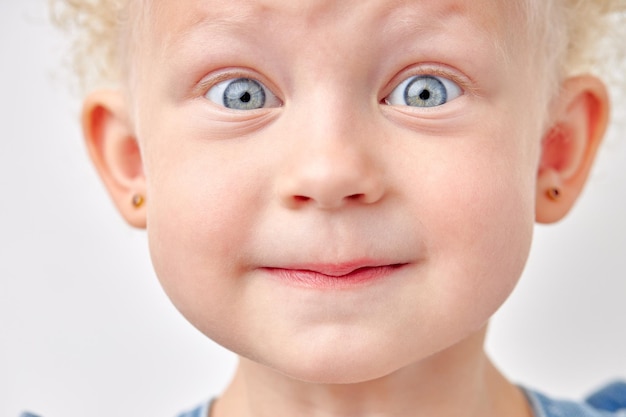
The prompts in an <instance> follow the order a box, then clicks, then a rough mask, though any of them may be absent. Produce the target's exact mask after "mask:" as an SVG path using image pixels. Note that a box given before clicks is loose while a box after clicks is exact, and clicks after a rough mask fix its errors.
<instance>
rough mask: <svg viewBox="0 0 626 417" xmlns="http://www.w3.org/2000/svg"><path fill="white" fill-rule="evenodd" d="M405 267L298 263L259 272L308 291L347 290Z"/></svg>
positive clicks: (368, 264) (375, 263) (358, 263)
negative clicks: (308, 289) (309, 289)
mask: <svg viewBox="0 0 626 417" xmlns="http://www.w3.org/2000/svg"><path fill="white" fill-rule="evenodd" d="M406 265H408V264H407V263H389V262H376V261H353V262H346V263H340V264H302V265H289V266H287V267H263V268H261V270H263V271H265V272H267V273H269V274H270V275H271V276H273V277H275V278H276V279H278V280H280V281H283V282H285V283H287V284H291V285H296V286H299V287H305V288H311V289H335V290H337V289H349V288H354V287H358V286H363V285H367V284H371V283H373V282H376V281H380V280H383V279H385V278H389V277H390V275H392V274H394V273H395V272H397V271H398V270H399V269H402V268H403V267H405V266H406Z"/></svg>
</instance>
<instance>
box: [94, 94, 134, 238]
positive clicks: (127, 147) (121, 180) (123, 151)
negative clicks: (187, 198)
mask: <svg viewBox="0 0 626 417" xmlns="http://www.w3.org/2000/svg"><path fill="white" fill-rule="evenodd" d="M129 114H130V113H129V109H128V105H127V102H126V99H125V96H124V94H123V93H122V92H121V91H113V90H100V91H95V92H93V93H91V94H90V95H89V96H88V97H87V98H86V99H85V102H84V105H83V111H82V127H83V135H84V137H85V141H86V144H87V149H88V151H89V155H90V156H91V160H92V162H93V164H94V165H95V167H96V170H97V171H98V173H99V174H100V178H102V181H103V182H104V185H105V186H106V188H107V190H108V191H109V194H110V195H111V198H112V199H113V202H114V203H115V205H116V206H117V209H118V210H119V212H120V213H121V215H122V216H123V217H124V219H126V221H127V222H128V223H129V224H130V225H131V226H134V227H138V228H145V227H146V210H145V204H144V202H145V198H146V197H145V196H146V181H145V176H144V170H143V164H142V160H141V153H140V150H139V145H138V143H137V138H136V137H135V135H134V129H133V126H132V123H131V121H130V117H129Z"/></svg>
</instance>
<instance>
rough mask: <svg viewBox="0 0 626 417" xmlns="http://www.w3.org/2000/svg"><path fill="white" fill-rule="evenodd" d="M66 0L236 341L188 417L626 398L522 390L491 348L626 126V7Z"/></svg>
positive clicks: (102, 153)
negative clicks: (617, 112)
mask: <svg viewBox="0 0 626 417" xmlns="http://www.w3.org/2000/svg"><path fill="white" fill-rule="evenodd" d="M574 3H576V4H574ZM67 6H69V8H68V9H67V10H66V11H67V12H69V13H70V15H71V13H72V12H74V13H79V14H80V16H79V17H78V18H79V19H83V21H87V22H89V27H91V28H92V32H91V33H86V34H84V35H83V36H87V38H86V39H87V43H86V44H84V45H86V47H87V48H89V49H90V50H91V52H92V54H90V55H89V56H88V57H87V56H85V55H82V58H81V59H83V60H84V61H82V62H83V64H85V65H83V67H89V62H90V61H89V60H91V59H92V56H93V51H95V50H98V48H100V50H101V51H102V52H103V53H102V55H101V57H102V60H101V61H99V62H100V64H102V71H100V72H99V73H98V74H97V75H98V81H106V82H109V83H110V84H111V85H113V87H114V88H110V89H94V90H93V91H91V92H90V93H89V94H88V95H87V97H86V99H85V104H84V109H83V116H82V125H83V130H84V134H85V138H86V142H87V146H88V149H89V152H90V155H91V158H92V160H93V162H94V164H95V166H96V168H97V170H98V172H99V173H100V175H101V177H102V179H103V181H104V183H105V185H106V187H107V189H108V190H109V192H110V194H111V197H112V199H113V201H114V202H115V204H116V206H117V207H118V209H119V211H120V213H121V214H122V216H123V217H124V218H125V219H126V220H127V221H128V222H129V223H130V224H131V225H133V226H135V227H140V228H146V229H147V231H148V236H149V244H150V250H151V255H152V259H153V264H154V267H155V270H156V273H157V275H158V277H159V280H160V282H161V284H162V285H163V287H164V289H165V291H166V292H167V294H168V295H169V297H170V298H171V300H172V302H173V303H174V305H175V306H176V307H177V308H178V309H179V310H180V311H181V313H182V314H183V315H184V316H185V317H186V318H187V319H188V320H189V321H190V322H191V323H192V324H193V325H194V326H196V327H197V328H198V329H199V330H200V331H201V332H203V333H204V334H205V335H207V336H208V337H209V338H211V339H213V340H215V341H216V342H218V343H220V344H221V345H223V346H225V347H226V348H228V349H230V350H232V351H233V352H235V353H236V354H238V355H239V356H240V362H239V366H238V368H237V371H236V373H235V376H234V379H233V381H232V383H231V384H230V385H229V386H228V388H227V389H226V390H225V391H224V393H223V394H222V395H221V396H220V397H219V399H217V400H216V401H214V402H213V403H212V404H211V406H210V407H209V405H208V404H207V405H205V406H203V407H201V408H199V409H197V410H195V411H193V412H192V413H190V414H189V415H194V416H201V415H208V414H209V413H210V415H211V416H213V417H226V416H228V417H236V416H308V415H311V416H318V415H319V416H325V415H327V416H352V415H354V416H357V415H358V416H374V415H378V416H395V415H397V416H427V415H428V416H430V415H432V416H481V417H489V416H494V417H495V416H509V417H517V416H519V417H522V416H532V415H536V416H608V415H620V414H619V412H618V411H617V410H618V409H620V408H626V390H625V389H624V386H623V385H620V384H616V385H613V386H611V387H610V388H609V389H608V390H607V391H603V392H602V393H601V394H599V397H595V400H593V401H592V405H576V404H573V403H564V402H557V401H552V400H550V399H548V398H546V397H544V396H542V395H540V394H538V393H535V392H533V391H530V390H527V389H521V388H518V387H516V386H515V385H513V384H512V383H511V382H509V381H508V380H506V379H505V378H504V377H503V376H502V374H501V373H500V372H499V371H498V370H497V369H496V368H495V367H494V366H493V365H492V364H491V363H490V361H489V359H488V357H487V356H486V354H485V353H484V349H483V341H484V336H485V331H486V327H487V323H488V320H489V318H490V317H491V316H492V315H493V313H494V312H495V311H496V310H497V309H498V307H499V306H500V305H501V304H502V303H503V302H504V300H505V299H506V298H507V297H508V296H509V294H510V293H511V291H512V290H513V288H514V287H515V285H516V283H517V281H518V279H519V277H520V274H521V273H522V269H523V267H524V265H525V262H526V259H527V255H528V251H529V248H530V242H531V236H532V230H533V224H534V222H535V220H536V221H538V222H541V223H552V222H556V221H558V220H559V219H561V218H562V217H563V216H565V215H566V214H567V212H568V211H569V210H570V208H571V207H572V205H573V204H574V202H575V200H576V198H577V197H578V195H579V193H580V192H581V190H582V188H583V186H584V184H585V181H586V179H587V176H588V173H589V170H590V168H591V166H592V163H593V161H594V158H595V156H596V152H597V150H598V146H599V145H600V142H601V140H602V137H603V135H604V131H605V128H606V126H607V122H608V115H609V105H608V97H607V90H606V86H605V84H604V83H603V82H602V81H600V79H599V78H597V77H596V76H593V75H589V74H588V72H587V70H588V69H589V66H588V60H587V59H588V58H589V53H590V52H592V51H593V50H594V49H596V48H597V45H598V42H599V39H598V38H597V36H596V35H599V34H600V29H601V28H602V27H603V26H604V25H607V22H608V21H609V17H610V16H611V18H612V19H614V21H613V23H615V25H616V26H617V25H619V24H620V23H623V17H624V12H625V11H626V4H625V2H624V1H604V2H600V1H596V2H594V1H591V0H587V1H583V0H581V1H578V2H574V1H566V0H561V1H559V0H554V1H540V0H526V1H521V0H520V1H516V2H511V1H507V2H505V1H501V2H498V1H488V0H474V1H469V0H465V1H461V0H446V1H430V0H427V1H412V2H401V1H393V0H380V1H374V0H373V1H366V2H363V1H351V0H350V1H341V2H334V1H328V0H302V1H299V2H287V1H278V0H267V1H245V0H233V1H229V2H220V1H216V0H178V1H176V2H174V1H170V2H166V1H157V0H141V1H140V0H136V1H129V2H124V1H121V2H107V1H103V2H100V3H98V4H96V5H93V4H92V3H87V2H81V1H72V2H69V1H68V2H67ZM612 16H614V17H612ZM66 17H67V16H66ZM85 19H86V20H85ZM619 19H621V20H622V22H620V21H619ZM89 42H93V43H89ZM209 408H210V410H209ZM600 409H603V410H604V411H599V410H600ZM610 413H615V414H610ZM621 415H624V413H623V412H622V414H621Z"/></svg>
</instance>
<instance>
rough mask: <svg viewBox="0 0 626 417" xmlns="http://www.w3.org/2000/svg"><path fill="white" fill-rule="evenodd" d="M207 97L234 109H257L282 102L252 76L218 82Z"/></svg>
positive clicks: (276, 105)
mask: <svg viewBox="0 0 626 417" xmlns="http://www.w3.org/2000/svg"><path fill="white" fill-rule="evenodd" d="M205 97H206V98H208V99H209V100H211V101H212V102H214V103H216V104H219V105H220V106H224V107H226V108H229V109H233V110H256V109H262V108H264V107H279V106H280V104H281V103H280V100H279V99H278V97H276V96H275V95H274V93H272V92H271V91H270V90H269V89H268V88H267V87H265V86H264V85H263V84H261V83H260V82H259V81H256V80H253V79H252V78H233V79H230V80H226V81H222V82H220V83H217V84H215V85H214V86H213V87H211V88H210V89H209V91H208V92H207V93H206V95H205Z"/></svg>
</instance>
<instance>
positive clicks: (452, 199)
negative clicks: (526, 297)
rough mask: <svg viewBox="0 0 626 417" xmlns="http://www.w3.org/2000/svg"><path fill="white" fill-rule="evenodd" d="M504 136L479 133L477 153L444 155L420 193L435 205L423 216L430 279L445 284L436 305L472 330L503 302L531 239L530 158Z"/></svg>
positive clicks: (473, 150) (473, 149) (466, 151)
mask: <svg viewBox="0 0 626 417" xmlns="http://www.w3.org/2000/svg"><path fill="white" fill-rule="evenodd" d="M503 134H504V133H503V132H498V131H493V132H486V133H482V134H481V135H480V138H481V139H480V140H479V141H477V142H480V146H478V147H477V146H476V143H474V145H473V146H471V147H470V146H468V147H467V149H464V147H463V146H459V147H458V149H449V150H448V152H447V157H446V158H445V160H446V162H442V163H441V164H440V165H439V166H438V167H431V168H430V173H431V175H432V177H431V179H430V181H428V182H427V185H426V187H427V188H426V190H424V193H423V194H424V196H425V197H424V198H427V199H428V201H429V202H431V203H432V204H430V203H429V204H427V205H426V206H425V207H426V209H425V210H424V214H423V215H424V219H425V220H424V225H425V227H426V228H428V230H427V231H426V235H427V236H430V237H431V238H432V241H431V242H430V245H429V247H430V250H431V251H432V252H431V255H432V258H431V260H432V262H433V265H434V266H435V267H434V268H433V271H445V272H442V273H441V276H445V277H447V280H445V281H442V282H439V286H438V287H437V289H436V291H437V292H438V296H439V300H440V301H439V302H441V303H442V304H444V305H447V306H448V307H447V308H444V309H443V311H450V310H457V311H460V312H461V316H462V317H467V319H468V320H475V322H474V323H470V324H469V327H476V326H480V325H482V324H483V322H484V320H486V319H487V318H488V317H489V316H491V314H493V312H494V311H495V310H496V309H497V308H498V307H499V306H500V304H501V303H502V302H503V301H504V300H505V299H506V298H507V297H508V295H509V294H510V292H511V291H512V290H513V288H514V286H515V284H516V283H517V281H518V279H519V277H520V275H521V273H522V270H523V267H524V264H525V262H526V259H527V256H528V252H529V249H530V243H531V239H532V231H533V227H534V184H535V176H536V172H535V168H534V166H535V164H534V159H533V158H532V151H530V152H529V151H527V150H526V148H525V145H524V143H526V144H527V143H528V142H529V141H528V140H526V138H525V137H524V136H523V135H518V136H515V135H511V132H510V131H509V132H508V134H507V135H506V136H503ZM469 140H471V138H469ZM517 144H519V145H517ZM531 146H532V145H531ZM433 279H434V280H437V277H433ZM463 311H465V312H466V313H467V314H463Z"/></svg>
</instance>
